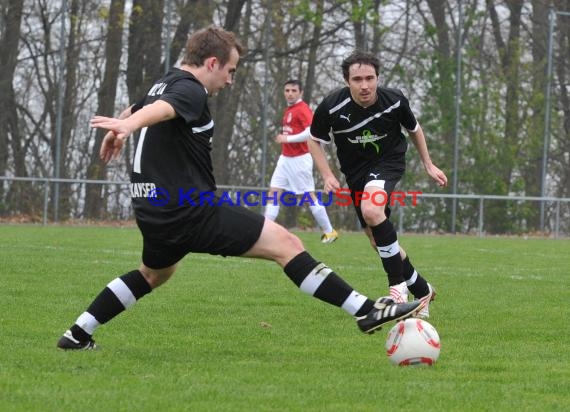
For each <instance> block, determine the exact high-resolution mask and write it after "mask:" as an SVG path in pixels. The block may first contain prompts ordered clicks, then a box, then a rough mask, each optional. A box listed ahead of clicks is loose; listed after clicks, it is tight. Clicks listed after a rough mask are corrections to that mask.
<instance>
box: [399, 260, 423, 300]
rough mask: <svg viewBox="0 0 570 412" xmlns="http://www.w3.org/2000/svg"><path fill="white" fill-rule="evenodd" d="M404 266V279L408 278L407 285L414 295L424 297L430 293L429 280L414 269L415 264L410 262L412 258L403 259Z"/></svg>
mask: <svg viewBox="0 0 570 412" xmlns="http://www.w3.org/2000/svg"><path fill="white" fill-rule="evenodd" d="M402 265H403V267H404V279H405V280H406V286H408V289H409V290H410V292H412V295H414V297H416V298H421V297H424V296H425V295H427V294H428V293H429V287H428V284H427V281H426V280H425V279H424V278H423V277H422V276H421V275H420V274H419V273H418V272H417V271H416V269H414V266H413V265H412V263H411V262H410V258H409V257H408V256H406V258H405V259H404V260H403V261H402Z"/></svg>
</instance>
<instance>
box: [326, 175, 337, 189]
mask: <svg viewBox="0 0 570 412" xmlns="http://www.w3.org/2000/svg"><path fill="white" fill-rule="evenodd" d="M323 181H324V183H325V192H336V191H337V190H338V189H340V183H339V181H338V180H337V178H336V177H334V175H330V176H327V177H323Z"/></svg>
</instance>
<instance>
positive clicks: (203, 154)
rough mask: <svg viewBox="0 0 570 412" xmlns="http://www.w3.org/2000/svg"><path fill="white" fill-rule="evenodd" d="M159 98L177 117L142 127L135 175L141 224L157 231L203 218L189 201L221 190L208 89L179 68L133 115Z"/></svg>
mask: <svg viewBox="0 0 570 412" xmlns="http://www.w3.org/2000/svg"><path fill="white" fill-rule="evenodd" d="M159 99H160V100H164V101H165V102H168V103H169V104H170V105H171V106H172V107H173V108H174V110H175V111H176V114H177V117H175V118H174V119H171V120H167V121H164V122H160V123H157V124H155V125H152V126H150V127H145V128H143V129H141V131H140V136H139V140H138V144H137V148H136V151H135V156H134V161H133V170H132V173H131V197H132V201H133V207H134V209H135V214H136V217H137V220H138V221H139V224H142V225H143V226H146V225H150V226H151V227H154V228H155V230H156V227H157V225H165V226H164V229H166V226H169V224H170V226H172V225H176V224H177V222H180V220H186V218H188V217H190V218H192V216H197V214H199V212H200V211H199V208H198V207H193V206H192V202H191V201H190V200H189V199H191V198H196V197H197V196H198V195H199V193H200V192H201V191H215V190H216V184H215V180H214V175H213V168H212V160H211V156H210V151H211V149H212V145H211V141H212V136H213V132H214V122H213V120H212V117H211V115H210V111H209V109H208V105H207V99H208V94H207V91H206V89H205V88H204V86H203V85H202V84H201V83H200V82H199V81H198V80H197V79H196V78H195V77H194V76H193V75H192V74H191V73H189V72H187V71H184V70H180V69H177V68H173V69H172V70H170V71H169V72H168V73H167V74H166V75H165V76H164V77H163V78H161V79H160V80H158V81H157V82H156V83H155V84H154V85H153V86H152V87H151V88H150V90H149V91H148V93H147V95H146V96H145V97H144V98H143V99H142V100H141V101H140V102H138V103H136V104H135V105H134V106H133V108H132V111H133V112H135V111H137V110H139V109H140V108H142V107H143V106H145V105H148V104H150V103H153V102H154V101H156V100H159Z"/></svg>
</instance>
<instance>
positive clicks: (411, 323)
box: [386, 318, 441, 366]
mask: <svg viewBox="0 0 570 412" xmlns="http://www.w3.org/2000/svg"><path fill="white" fill-rule="evenodd" d="M440 349H441V344H440V341H439V335H438V333H437V331H436V330H435V328H434V327H433V326H432V325H430V324H429V323H428V322H426V321H425V320H422V319H417V318H409V319H406V320H402V321H400V322H398V323H397V324H396V325H395V326H394V327H393V328H392V329H391V330H390V332H388V338H387V339H386V354H387V355H388V359H390V362H392V363H393V364H394V365H399V366H421V365H433V364H434V363H435V361H436V360H437V358H438V357H439V351H440Z"/></svg>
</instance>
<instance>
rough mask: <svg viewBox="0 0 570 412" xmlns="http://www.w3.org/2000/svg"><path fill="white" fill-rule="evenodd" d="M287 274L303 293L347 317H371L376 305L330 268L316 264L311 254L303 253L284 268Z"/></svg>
mask: <svg viewBox="0 0 570 412" xmlns="http://www.w3.org/2000/svg"><path fill="white" fill-rule="evenodd" d="M283 270H284V272H285V274H286V275H287V276H288V277H289V279H291V280H292V281H293V283H295V285H297V286H298V287H299V288H300V289H301V290H302V291H303V292H305V293H307V294H309V295H311V296H314V297H315V298H317V299H319V300H322V301H323V302H326V303H329V304H331V305H334V306H337V307H342V308H343V309H344V310H345V311H347V312H348V313H350V314H352V315H355V316H361V315H363V314H366V313H368V312H369V311H370V310H371V309H372V306H373V305H374V301H372V300H370V299H368V298H367V297H366V296H364V295H361V294H359V293H358V292H356V291H355V290H354V289H353V288H352V286H350V285H349V284H348V283H346V282H345V281H344V280H343V279H342V278H341V277H340V276H338V275H337V274H336V273H334V272H333V271H332V270H331V269H330V268H329V267H328V266H326V265H324V264H323V263H319V262H317V261H316V260H315V259H313V257H312V256H311V255H309V253H307V252H301V253H299V254H298V255H297V256H295V257H294V258H293V259H291V261H290V262H289V263H287V265H285V267H284V268H283Z"/></svg>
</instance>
